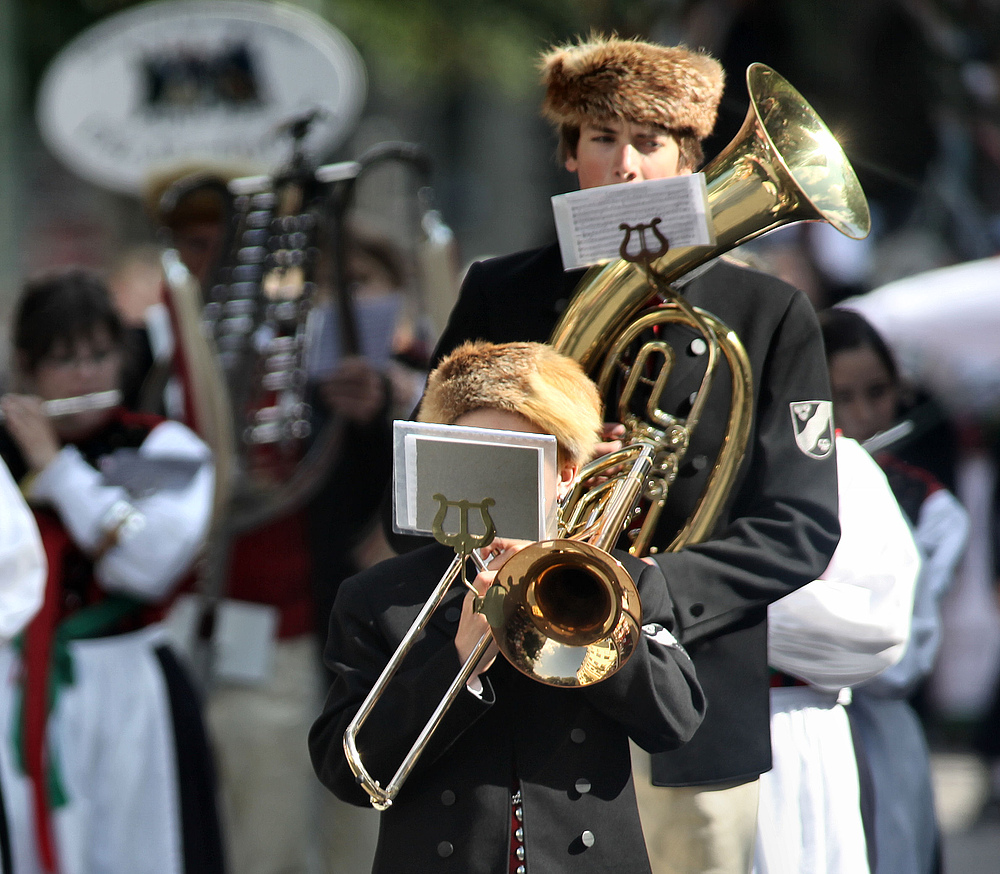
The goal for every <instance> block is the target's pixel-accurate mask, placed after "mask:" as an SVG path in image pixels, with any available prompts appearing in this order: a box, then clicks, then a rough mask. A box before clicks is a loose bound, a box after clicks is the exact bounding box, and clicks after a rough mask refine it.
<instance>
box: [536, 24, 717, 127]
mask: <svg viewBox="0 0 1000 874" xmlns="http://www.w3.org/2000/svg"><path fill="white" fill-rule="evenodd" d="M539 68H540V69H541V71H542V82H543V83H544V85H545V88H546V92H545V100H544V102H543V103H542V114H543V115H544V116H545V117H546V118H547V119H548V120H549V121H552V122H554V123H555V124H557V125H564V124H570V125H580V124H581V123H582V122H583V121H585V120H587V119H601V120H604V119H611V118H620V119H623V120H625V121H628V122H631V123H633V124H652V125H658V126H660V127H664V128H666V129H667V130H671V131H686V130H690V131H691V132H692V133H693V134H694V135H695V136H696V137H697V138H698V139H699V140H700V139H704V138H705V137H707V136H708V135H709V134H710V133H711V132H712V128H713V127H714V126H715V117H716V112H717V110H718V107H719V100H720V99H721V98H722V88H723V85H724V84H725V74H724V72H723V69H722V65H721V64H720V63H719V62H718V61H716V60H715V59H714V58H712V57H710V56H708V55H706V54H702V53H700V52H695V51H692V50H691V49H688V48H686V47H684V46H660V45H656V44H654V43H648V42H640V41H639V40H630V39H619V38H618V37H614V36H612V37H601V36H592V37H591V38H590V41H589V42H579V43H575V44H574V43H570V44H568V45H562V46H555V47H553V48H551V49H549V50H548V51H547V52H545V54H543V55H542V57H541V60H540V63H539Z"/></svg>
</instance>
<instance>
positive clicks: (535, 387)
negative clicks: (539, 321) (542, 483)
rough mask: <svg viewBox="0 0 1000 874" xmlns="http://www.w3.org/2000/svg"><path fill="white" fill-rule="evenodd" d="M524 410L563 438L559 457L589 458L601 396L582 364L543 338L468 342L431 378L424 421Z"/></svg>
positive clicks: (596, 432)
mask: <svg viewBox="0 0 1000 874" xmlns="http://www.w3.org/2000/svg"><path fill="white" fill-rule="evenodd" d="M482 409H493V410H506V411H508V412H511V413H520V414H521V415H522V416H524V417H525V418H526V419H528V420H529V421H531V422H532V423H533V424H534V425H535V426H536V427H537V428H539V429H540V430H541V431H542V432H543V433H546V434H551V435H552V436H554V437H555V438H556V440H557V442H558V443H559V449H560V457H561V458H563V459H568V460H570V461H577V462H583V461H587V460H588V459H589V458H590V453H591V450H592V449H593V445H594V443H595V442H596V441H597V440H598V439H599V435H600V433H601V421H602V420H601V411H602V407H601V399H600V396H599V394H598V392H597V386H595V385H594V383H593V382H591V381H590V379H589V378H588V377H587V375H586V374H585V373H584V372H583V368H582V367H580V365H579V364H578V363H577V362H576V361H574V360H573V359H572V358H569V357H567V356H565V355H562V354H560V353H559V352H556V351H555V350H554V349H553V348H552V347H551V346H546V345H545V344H544V343H499V344H498V343H487V342H485V341H483V340H479V341H476V342H469V343H465V344H463V345H462V346H459V347H458V348H457V349H455V350H454V351H453V352H452V353H451V354H450V355H448V356H447V357H446V358H445V359H443V360H442V361H441V363H440V364H439V365H438V366H437V367H436V368H435V369H434V371H433V372H432V373H431V375H430V376H429V377H428V379H427V390H426V392H425V393H424V398H423V401H421V405H420V414H419V416H418V418H419V420H420V421H421V422H439V423H441V424H444V425H453V424H454V423H455V422H456V420H458V419H459V418H461V417H462V416H464V415H465V414H466V413H471V412H473V411H475V410H482Z"/></svg>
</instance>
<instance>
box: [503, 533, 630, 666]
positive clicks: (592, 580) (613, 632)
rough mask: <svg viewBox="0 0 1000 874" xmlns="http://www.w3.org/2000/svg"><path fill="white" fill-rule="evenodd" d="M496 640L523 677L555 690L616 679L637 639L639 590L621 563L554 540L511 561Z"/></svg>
mask: <svg viewBox="0 0 1000 874" xmlns="http://www.w3.org/2000/svg"><path fill="white" fill-rule="evenodd" d="M494 585H495V586H500V587H501V588H502V589H503V590H504V597H503V609H502V613H501V617H500V619H499V620H498V621H497V624H496V625H493V626H491V627H492V630H493V637H494V639H495V640H496V642H497V646H498V647H499V648H500V651H501V653H502V654H503V655H504V657H505V658H506V659H507V660H508V661H509V662H510V663H511V664H512V665H513V666H514V667H515V668H517V669H518V670H519V671H520V672H521V673H522V674H525V675H526V676H527V677H529V678H531V679H532V680H536V681H538V682H540V683H545V684H547V685H550V686H589V685H591V684H593V683H598V682H600V681H601V680H604V679H606V678H607V677H609V676H611V674H613V673H614V672H615V671H617V670H618V668H620V667H621V666H622V665H623V664H624V663H625V662H626V660H627V659H628V658H629V656H630V655H631V654H632V652H633V650H634V649H635V647H636V645H637V644H638V641H639V633H640V622H641V615H642V614H641V607H640V603H639V593H638V591H637V589H636V586H635V583H634V582H633V580H632V578H631V577H630V576H629V574H628V572H627V571H626V570H625V568H624V567H623V566H622V564H621V562H619V561H618V560H617V559H616V558H614V557H613V556H612V555H610V554H609V553H607V552H605V551H604V550H602V549H600V548H598V547H596V546H593V545H592V544H589V543H587V542H585V541H578V540H566V539H564V540H548V541H542V542H540V543H536V544H533V545H532V546H529V547H527V548H525V549H523V550H521V552H519V553H517V554H516V555H514V556H512V557H511V558H510V559H508V561H507V563H506V564H505V565H504V566H503V568H502V569H501V570H500V573H499V574H498V575H497V578H496V581H495V582H494Z"/></svg>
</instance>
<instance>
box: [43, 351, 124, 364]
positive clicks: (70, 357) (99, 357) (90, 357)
mask: <svg viewBox="0 0 1000 874" xmlns="http://www.w3.org/2000/svg"><path fill="white" fill-rule="evenodd" d="M117 353H118V350H117V349H116V348H115V347H113V346H109V347H107V348H106V349H91V350H89V351H82V350H79V349H78V350H76V351H75V352H67V353H62V354H59V355H46V356H45V357H44V358H43V359H42V361H41V363H42V364H44V365H45V366H46V367H51V368H52V369H53V370H76V369H78V368H80V367H83V366H85V365H90V366H91V367H104V366H106V365H107V364H109V363H111V362H112V361H114V360H115V356H116V355H117Z"/></svg>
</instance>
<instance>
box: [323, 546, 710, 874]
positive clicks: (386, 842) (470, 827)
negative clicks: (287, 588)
mask: <svg viewBox="0 0 1000 874" xmlns="http://www.w3.org/2000/svg"><path fill="white" fill-rule="evenodd" d="M453 555H454V554H453V553H452V552H451V551H450V550H448V549H446V548H445V547H442V546H440V545H438V544H432V545H431V546H427V547H423V548H421V549H418V550H416V551H414V552H410V553H407V554H405V555H403V556H400V557H398V558H394V559H389V560H388V561H386V562H383V563H381V564H379V565H376V566H375V567H373V568H371V569H369V570H367V571H365V572H363V573H361V574H358V575H357V576H354V577H351V578H349V579H348V580H346V581H345V582H344V583H343V585H342V586H341V588H340V591H339V592H338V593H337V600H336V603H335V606H334V611H333V616H332V618H331V624H330V636H329V639H328V642H327V647H326V652H325V660H326V663H327V666H328V667H329V668H330V670H331V671H332V672H333V675H334V683H333V686H332V687H331V690H330V693H329V696H328V698H327V702H326V707H325V709H324V712H323V714H322V716H320V718H319V719H318V720H317V721H316V723H315V725H314V726H313V728H312V731H311V733H310V736H309V748H310V752H311V754H312V759H313V764H314V767H315V768H316V772H317V774H319V776H320V778H321V779H322V781H323V783H325V784H326V786H328V787H329V788H330V789H331V790H332V791H333V792H334V793H336V795H337V796H338V797H340V798H342V799H343V800H345V801H348V802H352V803H355V804H367V803H368V800H367V799H368V796H367V795H366V794H365V793H364V792H363V791H362V790H361V789H360V788H359V787H358V786H357V784H356V783H355V780H354V777H353V774H352V773H351V771H350V769H349V767H348V765H347V761H346V759H345V756H344V751H343V734H344V730H345V729H346V727H347V725H348V722H349V721H350V719H351V718H352V717H353V715H354V714H355V713H356V712H357V710H358V708H359V706H360V705H361V703H362V701H363V700H364V698H365V696H366V694H367V693H368V691H369V689H371V688H372V686H373V685H374V683H375V681H376V679H377V677H378V676H379V674H380V673H381V672H382V669H383V668H384V666H385V665H386V663H387V662H388V660H389V658H390V656H391V655H392V653H393V651H394V650H395V649H396V647H397V645H398V644H399V642H400V640H401V639H402V638H403V636H404V634H405V633H406V630H407V629H408V627H409V626H410V623H411V622H412V621H413V619H414V618H415V616H416V615H417V612H418V611H419V609H420V608H421V607H422V606H423V604H424V602H425V600H426V599H427V597H428V596H429V595H430V593H431V591H432V590H433V588H434V587H435V585H436V584H437V582H438V579H439V578H440V576H441V574H442V573H443V572H444V570H445V568H446V567H447V566H448V564H449V563H450V561H451V559H452V558H453ZM619 558H621V559H622V561H623V563H624V564H625V566H626V569H627V570H628V571H629V573H630V574H632V576H633V578H634V579H635V580H636V581H637V584H638V586H639V594H640V598H641V600H642V607H643V623H644V629H645V630H644V632H643V633H642V634H641V635H640V643H639V645H638V646H637V648H636V650H635V652H634V654H633V655H632V657H631V659H629V660H628V661H627V662H626V663H625V665H624V666H623V667H622V668H621V669H620V670H619V671H618V672H617V673H615V674H614V675H612V676H611V677H610V678H608V679H606V680H604V681H603V682H600V683H597V684H595V685H593V686H589V687H586V688H553V687H550V686H547V685H544V684H541V683H538V682H536V681H534V680H531V679H529V678H527V677H526V676H524V675H523V674H521V673H520V672H519V671H517V670H515V669H514V668H513V667H512V666H511V665H510V664H509V663H508V662H506V661H505V660H504V658H503V657H502V656H498V657H497V659H496V661H495V662H494V664H493V665H492V666H491V667H490V669H489V670H488V671H487V672H485V673H484V674H483V675H482V676H483V687H484V690H483V695H482V698H481V699H480V698H479V697H477V696H476V695H474V694H472V693H471V692H469V691H468V690H462V692H461V693H460V695H459V697H458V699H457V701H456V702H455V704H454V705H453V706H452V707H451V709H450V710H449V711H448V712H447V714H446V716H445V718H444V721H443V722H442V724H441V725H440V726H439V727H438V729H437V731H436V733H435V734H434V735H433V736H432V738H431V742H430V744H429V746H428V748H427V749H426V750H425V751H424V753H423V755H422V757H421V758H420V760H419V761H418V764H417V767H416V769H415V770H414V771H413V773H412V774H411V775H410V777H409V779H408V781H407V782H406V783H405V784H404V785H403V787H402V789H401V791H400V793H399V795H398V796H397V798H396V800H395V802H394V803H393V805H392V807H391V808H390V809H389V810H387V811H386V812H385V813H383V814H382V817H381V827H380V832H379V840H378V849H377V851H376V855H375V864H374V868H373V870H374V871H375V872H386V874H389V872H391V874H410V872H425V871H426V872H448V871H453V872H461V874H477V872H481V874H486V872H489V874H506V872H507V870H508V860H509V854H510V849H509V847H510V835H511V787H512V784H513V781H514V780H515V779H516V780H517V781H519V783H520V787H521V791H522V796H523V810H524V821H523V829H524V841H525V849H526V852H527V860H526V864H527V866H528V870H529V871H570V870H573V871H578V872H594V874H597V872H601V874H605V872H609V871H620V872H623V874H624V872H628V874H635V872H642V871H648V870H649V863H648V861H647V858H646V850H645V846H644V843H643V838H642V830H641V828H640V825H639V818H638V813H637V811H636V803H635V794H634V790H633V785H632V776H631V761H630V756H629V746H628V739H629V737H632V738H633V739H634V740H635V741H636V742H637V743H638V744H640V745H641V746H642V747H644V748H646V749H648V750H650V751H654V752H655V751H661V750H668V749H673V748H674V747H677V746H679V745H680V744H682V743H683V742H684V741H685V740H687V739H688V738H689V737H690V736H691V734H692V733H693V732H694V730H695V729H696V728H697V726H698V724H699V722H700V721H701V718H702V714H703V712H704V699H703V697H702V694H701V689H700V687H699V685H698V681H697V679H696V678H695V673H694V668H693V666H692V664H691V660H690V659H689V658H688V656H687V654H686V653H685V652H684V650H683V649H681V648H680V647H679V646H678V645H677V644H676V642H673V639H672V638H671V637H670V636H669V635H668V634H666V633H665V632H663V628H665V627H666V626H667V625H669V623H670V622H671V614H672V606H671V603H670V599H669V596H668V595H667V591H666V587H665V586H664V584H663V578H662V575H661V574H660V573H659V571H658V570H657V568H656V567H655V566H651V565H648V564H645V563H643V562H640V561H638V560H636V559H632V558H631V557H629V556H627V555H624V554H622V555H620V556H619ZM465 591H466V590H465V588H464V586H462V585H461V583H457V584H455V585H453V586H452V588H451V590H450V591H449V593H448V595H446V597H445V600H444V602H443V603H442V605H441V606H440V607H439V608H438V609H437V611H435V614H434V616H433V617H432V619H431V622H430V623H429V625H428V627H427V629H426V630H425V632H424V633H423V634H422V636H421V637H420V639H419V640H418V642H417V643H416V644H415V646H414V648H413V650H412V651H411V652H410V654H409V655H408V656H407V658H406V660H405V661H404V663H403V665H402V666H401V669H400V671H399V672H398V673H397V674H396V676H395V678H394V679H393V681H392V682H391V683H390V684H389V686H388V687H387V689H386V692H385V695H384V697H383V698H382V700H381V701H380V703H379V704H378V705H377V706H376V707H375V709H374V711H373V712H372V714H371V716H370V717H369V719H368V721H367V722H366V723H365V725H364V726H363V727H362V729H361V731H360V733H359V735H358V745H359V748H360V750H361V753H362V758H363V760H364V762H365V766H366V767H367V768H368V770H369V772H370V773H372V775H373V776H374V777H375V778H376V779H378V780H379V781H380V782H381V783H382V784H383V785H385V784H386V783H388V781H389V779H390V778H391V777H392V775H393V774H394V773H395V771H396V769H397V768H398V767H399V765H400V763H401V762H402V760H403V757H404V756H405V754H406V753H407V751H408V750H409V748H410V746H411V744H412V743H413V741H414V739H415V738H416V736H417V734H418V732H419V731H420V729H421V728H422V727H423V726H424V723H425V722H426V720H427V718H428V716H429V715H430V713H431V711H432V710H433V709H434V707H435V706H436V705H437V703H438V701H439V700H440V699H441V698H442V696H443V695H444V693H445V691H446V689H447V687H448V685H449V684H450V682H451V681H452V680H453V679H454V677H455V676H456V674H457V673H458V671H459V668H460V665H459V661H458V655H457V651H456V649H455V646H454V638H455V632H456V629H457V628H458V618H459V614H460V609H461V605H462V599H463V598H464V596H465ZM586 831H589V832H591V834H592V836H593V838H594V840H593V841H591V840H590V836H588V837H587V838H586V839H584V838H583V835H584V832H586ZM588 844H590V846H588Z"/></svg>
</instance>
